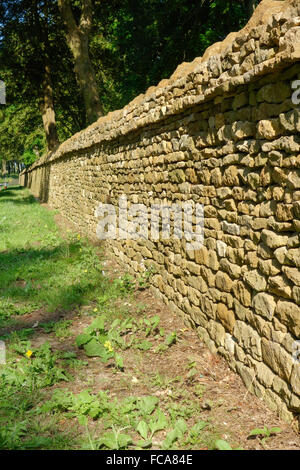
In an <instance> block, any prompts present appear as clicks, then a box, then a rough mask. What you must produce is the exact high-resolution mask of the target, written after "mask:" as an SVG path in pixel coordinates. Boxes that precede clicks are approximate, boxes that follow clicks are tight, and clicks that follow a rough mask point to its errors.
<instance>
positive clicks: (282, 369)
mask: <svg viewBox="0 0 300 470" xmlns="http://www.w3.org/2000/svg"><path fill="white" fill-rule="evenodd" d="M261 349H262V358H263V361H264V362H265V363H266V364H267V365H268V366H269V367H270V368H271V369H272V370H273V371H274V372H275V373H276V374H278V375H279V376H280V377H281V378H282V379H284V380H287V381H289V380H290V377H291V372H292V367H293V360H292V357H291V356H290V355H289V354H288V353H287V352H286V351H285V350H284V349H283V348H282V347H281V346H280V345H279V344H277V343H274V342H272V341H268V340H267V339H265V338H263V339H262V340H261Z"/></svg>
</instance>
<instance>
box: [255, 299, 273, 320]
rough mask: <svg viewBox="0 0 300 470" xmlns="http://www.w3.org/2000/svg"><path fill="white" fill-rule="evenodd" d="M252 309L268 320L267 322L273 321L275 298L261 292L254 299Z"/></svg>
mask: <svg viewBox="0 0 300 470" xmlns="http://www.w3.org/2000/svg"><path fill="white" fill-rule="evenodd" d="M252 307H253V308H254V310H255V312H256V313H257V314H258V315H261V316H263V317H264V318H267V320H272V318H273V315H274V312H275V308H276V302H275V300H274V297H273V296H271V295H269V294H265V293H262V292H261V293H259V294H256V295H255V296H254V297H253V301H252Z"/></svg>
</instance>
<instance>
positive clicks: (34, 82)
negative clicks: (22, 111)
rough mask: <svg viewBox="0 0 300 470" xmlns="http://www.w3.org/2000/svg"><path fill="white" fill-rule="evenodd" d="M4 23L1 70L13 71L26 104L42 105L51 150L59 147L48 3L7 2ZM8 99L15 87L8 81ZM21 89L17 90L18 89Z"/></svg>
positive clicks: (0, 23) (0, 22)
mask: <svg viewBox="0 0 300 470" xmlns="http://www.w3.org/2000/svg"><path fill="white" fill-rule="evenodd" d="M4 8H5V10H4V14H3V16H2V18H1V20H0V33H1V37H0V40H1V56H0V58H1V68H2V67H3V73H4V74H5V69H7V70H9V72H10V73H9V76H10V77H11V78H12V81H13V82H14V84H15V86H16V84H17V82H18V81H19V87H20V89H19V90H16V95H18V94H19V93H20V90H22V91H23V93H22V98H23V102H24V104H25V103H26V101H27V100H28V101H30V102H33V101H36V98H38V100H39V102H40V111H41V113H42V121H43V124H44V130H45V135H46V141H47V146H48V150H53V149H55V148H56V146H57V145H58V143H59V142H58V136H57V130H56V119H55V112H54V102H53V89H52V82H51V62H50V57H51V50H50V44H49V26H50V18H49V6H48V0H44V1H41V0H39V1H33V0H16V1H13V0H7V1H5V2H4ZM7 88H8V95H9V94H10V93H11V83H10V81H7ZM16 88H17V86H16Z"/></svg>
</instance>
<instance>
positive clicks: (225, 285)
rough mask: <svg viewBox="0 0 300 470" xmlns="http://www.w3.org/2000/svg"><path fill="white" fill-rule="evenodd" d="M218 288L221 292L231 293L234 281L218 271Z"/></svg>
mask: <svg viewBox="0 0 300 470" xmlns="http://www.w3.org/2000/svg"><path fill="white" fill-rule="evenodd" d="M216 286H217V288H218V289H220V290H221V291H225V292H230V291H231V288H232V280H231V279H230V277H229V276H228V274H225V273H223V272H221V271H218V272H217V274H216Z"/></svg>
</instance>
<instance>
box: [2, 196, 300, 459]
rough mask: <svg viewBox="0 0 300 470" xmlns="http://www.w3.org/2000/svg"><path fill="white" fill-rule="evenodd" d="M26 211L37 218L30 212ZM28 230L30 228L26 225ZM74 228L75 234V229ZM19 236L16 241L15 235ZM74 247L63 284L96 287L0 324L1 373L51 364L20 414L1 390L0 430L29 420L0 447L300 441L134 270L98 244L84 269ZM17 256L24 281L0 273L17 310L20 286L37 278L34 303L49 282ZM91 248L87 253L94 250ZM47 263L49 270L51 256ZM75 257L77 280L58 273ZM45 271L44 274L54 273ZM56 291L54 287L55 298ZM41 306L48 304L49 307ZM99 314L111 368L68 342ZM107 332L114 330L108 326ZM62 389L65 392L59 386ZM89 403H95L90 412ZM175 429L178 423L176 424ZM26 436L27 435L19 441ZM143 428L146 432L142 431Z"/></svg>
mask: <svg viewBox="0 0 300 470" xmlns="http://www.w3.org/2000/svg"><path fill="white" fill-rule="evenodd" d="M23 196H24V202H23V203H22V202H20V199H19V196H18V201H19V202H18V204H16V205H15V209H14V211H15V212H14V215H15V221H16V222H18V211H20V210H21V209H20V208H21V207H22V204H25V205H26V204H27V203H26V200H27V198H28V194H27V193H26V192H25V193H24V195H23ZM7 197H8V195H7ZM16 197H17V196H16V193H13V194H11V195H10V196H9V199H13V198H16ZM31 204H32V209H31V210H33V211H36V210H38V211H40V210H42V211H44V212H45V214H46V215H45V217H46V216H47V217H53V214H52V211H48V210H46V209H45V208H41V207H40V206H38V205H37V203H36V202H32V203H31ZM0 218H1V199H0ZM33 219H34V218H33ZM34 220H35V221H36V223H38V220H39V218H38V217H36V219H34ZM56 220H57V221H58V220H59V222H60V230H61V233H64V236H65V235H66V227H67V228H68V229H69V228H70V226H69V225H67V226H66V225H63V221H62V219H61V218H58V217H56ZM39 226H40V227H41V224H40V225H39ZM32 233H35V232H34V230H32ZM74 236H75V238H76V237H77V238H78V237H79V238H80V236H79V235H77V234H75V235H74ZM25 238H26V237H25ZM32 238H33V239H32V243H33V245H31V246H30V247H27V249H29V250H33V253H34V252H36V251H38V252H39V253H38V254H39V255H40V254H41V251H43V250H45V246H43V245H44V242H43V238H44V236H42V240H41V241H40V245H39V246H37V244H36V243H37V240H35V239H34V237H32ZM16 240H17V241H16V244H18V243H17V242H18V240H19V239H18V237H17V235H16ZM0 242H1V233H0ZM34 243H35V245H34ZM51 243H53V242H51ZM51 243H50V246H48V248H47V249H48V251H47V256H48V258H47V263H50V262H51V259H53V258H54V260H55V264H57V263H58V259H59V260H60V258H56V257H57V256H58V255H57V252H56V247H57V246H61V243H62V242H61V240H59V241H57V238H56V243H55V244H54V245H55V246H51ZM73 243H74V241H73ZM0 246H1V245H0ZM76 247H77V248H76V250H74V253H73V257H72V256H71V257H70V260H69V264H68V266H69V267H68V266H67V265H65V266H64V269H65V279H66V283H67V282H69V279H72V283H78V279H77V277H78V276H79V275H80V274H81V273H83V275H85V276H88V278H90V281H93V282H95V284H94V287H93V289H94V291H95V295H94V296H93V289H89V291H88V294H89V295H88V296H86V290H84V289H83V291H82V292H81V294H82V295H81V296H79V297H78V296H77V297H76V296H75V304H74V303H73V304H72V302H69V303H67V304H66V302H65V299H64V302H62V303H58V304H56V303H55V302H54V301H53V298H51V302H50V304H48V305H47V304H46V303H44V305H43V304H41V303H40V304H39V305H37V307H38V308H36V309H33V311H30V312H26V311H25V313H24V314H20V313H19V314H18V315H14V314H13V313H12V314H11V315H10V316H9V318H7V320H5V319H4V320H3V321H2V323H1V324H2V329H1V331H0V335H2V337H3V335H4V334H5V333H6V336H4V339H5V341H6V343H7V348H8V364H7V365H6V366H0V373H1V370H2V371H3V370H4V371H6V370H8V369H9V368H10V369H9V370H10V372H11V370H14V371H17V374H16V375H17V377H19V376H20V375H21V374H20V369H19V368H20V365H22V364H24V365H22V367H23V368H26V367H28V368H29V369H28V370H29V372H30V374H34V371H35V370H38V369H37V368H38V366H39V362H38V361H39V360H40V359H39V358H40V357H42V359H43V363H45V362H46V363H47V364H48V366H47V367H48V368H47V370H46V371H45V370H44V369H41V370H40V371H39V372H38V375H37V376H38V377H46V378H47V380H50V379H49V377H50V376H51V385H50V386H47V380H46V381H44V382H43V383H42V384H40V385H39V386H37V385H35V387H36V388H35V390H36V392H35V394H36V398H34V400H33V402H31V403H30V406H25V407H24V409H22V410H21V411H20V409H18V413H17V414H13V412H12V411H11V410H12V409H13V407H16V406H17V407H19V408H22V406H23V405H22V404H21V403H20V400H19V401H18V404H17V405H16V403H15V402H13V401H12V400H13V399H12V398H11V395H9V397H10V398H8V396H6V395H5V393H6V392H5V391H4V390H3V391H2V394H3V396H4V395H5V397H6V398H5V400H6V402H5V403H4V405H3V400H4V398H3V396H2V405H3V406H2V407H0V425H1V424H2V425H3V424H4V425H5V423H7V424H6V426H7V429H8V430H9V429H11V428H12V429H16V427H17V426H20V422H25V423H26V426H27V427H26V431H23V434H22V432H21V431H20V437H19V438H18V440H16V439H15V438H14V437H13V436H10V435H9V436H8V437H7V436H4V437H3V438H2V442H4V444H2V448H69V449H78V448H114V449H116V448H118V447H120V448H128V449H132V448H139V447H142V446H143V445H144V446H146V447H147V446H148V448H152V449H160V448H161V447H164V448H179V449H214V448H216V442H217V441H218V440H220V439H222V440H225V441H226V442H227V443H229V444H230V445H231V447H232V448H236V447H242V448H243V449H263V448H266V449H293V450H295V449H298V450H299V449H300V436H299V434H298V433H297V432H296V431H295V430H294V429H293V427H292V426H291V425H288V424H286V423H284V422H282V421H281V420H280V419H279V418H278V417H277V416H276V415H275V414H274V413H273V412H272V411H270V410H269V409H268V408H267V406H266V405H265V404H264V403H263V402H262V401H261V400H259V399H258V398H256V397H254V396H253V395H251V394H250V393H249V392H247V390H246V388H245V387H244V385H243V383H242V381H241V379H240V378H239V377H238V376H237V375H236V374H234V373H233V372H232V371H231V370H230V369H229V367H228V366H227V364H226V363H225V361H224V360H223V359H222V358H220V357H219V356H216V355H213V354H211V353H210V352H209V351H208V349H207V348H206V347H205V345H203V344H202V343H201V342H200V340H199V338H198V337H197V334H196V332H195V331H193V330H190V329H187V328H186V326H185V325H184V324H183V321H182V320H181V319H180V318H178V317H175V316H174V315H173V314H172V313H171V312H170V311H169V309H168V307H167V306H166V305H165V304H163V303H162V302H161V301H160V300H159V299H157V298H156V297H154V296H153V295H152V293H151V292H150V290H149V289H148V288H147V285H144V284H145V283H142V284H143V285H142V288H139V285H140V284H141V283H139V282H138V281H139V279H137V281H135V280H133V279H132V278H131V277H130V276H128V275H127V274H126V273H124V272H123V271H122V270H121V269H120V267H119V266H118V265H117V264H116V262H115V261H114V260H113V259H110V258H108V257H106V258H103V254H100V253H99V249H100V248H99V247H98V248H97V247H96V248H94V250H96V251H95V256H97V254H96V253H97V252H98V256H100V258H101V275H100V274H98V275H97V270H96V271H95V273H96V274H95V273H94V271H92V267H91V266H95V268H97V263H96V261H95V259H94V258H93V262H91V261H90V262H89V264H88V266H86V265H85V264H84V263H83V262H82V261H81V262H80V264H79V271H78V270H77V268H78V266H77V264H76V263H75V260H76V259H77V258H76V256H79V254H80V253H81V252H80V250H84V249H85V248H84V247H85V245H84V244H83V243H82V244H79V242H78V243H77V244H76ZM11 251H12V248H10V249H9V250H3V251H2V252H1V251H0V267H1V263H2V266H3V259H6V260H7V259H8V258H7V257H8V256H10V255H11ZM71 251H72V250H71ZM64 253H65V251H64ZM88 253H90V252H88ZM31 254H32V253H31ZM19 255H20V253H19V254H18V255H17V256H16V257H13V258H9V259H10V260H12V261H13V260H15V262H16V258H17V259H18V263H21V265H20V266H19V267H18V271H22V266H23V269H24V268H26V269H25V270H24V272H26V273H27V274H26V276H25V278H24V276H21V277H22V279H19V277H20V273H19V274H18V275H16V276H15V275H13V272H14V267H13V266H10V269H11V273H10V277H9V278H7V277H6V278H5V279H4V280H5V287H3V285H4V284H1V285H0V296H2V299H3V298H4V297H8V296H9V301H10V302H11V303H12V304H13V305H17V307H18V308H19V309H21V307H22V306H24V305H23V304H24V302H25V303H26V302H28V298H27V297H26V295H24V296H23V297H22V290H24V289H26V287H28V283H29V282H31V287H30V288H32V281H33V280H34V281H35V282H34V283H35V284H36V286H37V285H39V286H40V287H39V288H36V289H35V290H33V291H32V292H31V301H32V300H33V297H34V301H35V302H36V303H37V304H38V302H40V301H43V299H44V297H43V295H42V293H41V292H40V291H43V290H46V289H48V290H49V285H48V284H47V282H48V280H49V278H48V277H47V276H45V272H46V270H40V271H38V273H39V275H40V278H38V276H37V275H36V274H37V271H36V265H35V264H33V268H34V269H29V273H31V274H30V276H32V277H33V278H34V279H30V276H29V277H28V263H29V260H28V259H27V258H26V257H25V260H23V261H22V262H24V263H25V264H24V265H22V262H21V261H20V260H19V258H20V256H19ZM44 255H45V253H44ZM18 256H19V258H18ZM89 256H90V257H91V259H92V255H91V254H90V255H89ZM73 258H74V259H73ZM30 259H32V258H31V257H30ZM79 259H80V260H81V258H79ZM98 259H99V258H98ZM21 260H22V254H21ZM71 261H72V262H71ZM93 263H94V265H93ZM47 266H48V268H50V265H49V264H48V265H47ZM74 266H77V267H76V276H75V277H74V275H73V274H74V273H73V274H72V276H71V274H69V273H68V272H67V269H70V270H73V269H74ZM53 269H54V268H53ZM72 272H73V271H72ZM49 276H50V277H51V273H49ZM16 277H17V279H16ZM97 279H98V284H97ZM82 280H83V279H82ZM53 282H54V281H53ZM16 283H17V284H16ZM12 285H13V288H12ZM57 288H58V287H57ZM63 292H65V291H63ZM14 295H15V297H13V296H14ZM61 298H62V295H61V293H60V295H59V299H61ZM55 299H56V298H55ZM73 300H74V299H73ZM60 302H61V301H60ZM62 304H64V307H63V305H62ZM26 305H27V304H26ZM49 305H50V306H52V307H53V308H50V309H49ZM12 311H13V310H12ZM1 314H2V315H3V314H4V310H3V308H2V310H1V308H0V318H1ZM157 317H158V320H155V321H156V323H157V324H156V326H155V328H153V329H152V330H151V331H150V332H149V331H148V330H147V328H148V327H147V324H146V323H145V319H148V320H151V319H153V318H157ZM101 318H105V322H104V323H105V334H107V335H110V336H107V338H109V340H110V342H111V345H112V348H113V349H114V354H116V353H117V354H118V355H119V356H120V357H121V358H122V362H123V365H122V367H117V366H116V364H115V360H114V358H113V357H111V358H109V359H108V361H107V362H106V363H103V362H102V356H101V357H99V356H97V357H89V356H87V353H86V350H85V349H84V348H83V347H81V348H79V347H78V345H76V341H75V340H76V338H77V337H78V335H81V334H82V333H83V332H84V331H85V329H86V328H87V327H89V326H90V325H91V323H92V322H94V321H95V320H97V319H101ZM115 319H119V321H120V322H121V323H122V322H124V321H125V320H126V321H128V320H130V322H131V324H132V325H131V326H128V324H127V327H123V329H122V328H119V327H115V328H112V325H113V321H114V320H115ZM151 321H152V320H151ZM5 322H6V324H5ZM9 323H10V324H9ZM118 328H119V330H118ZM14 331H17V333H14ZM103 331H104V330H103ZM116 332H118V335H114V334H115V333H116ZM7 333H10V334H9V335H7ZM99 335H100V336H101V331H100V332H99V331H98V333H97V332H96V336H95V338H98V337H100V336H99ZM172 335H173V336H172ZM170 338H171V339H170ZM172 338H173V339H172ZM28 341H30V344H29V343H28ZM47 341H48V342H49V344H50V345H51V348H50V351H51V354H50V353H49V354H50V356H51V357H52V358H53V357H56V355H57V360H56V362H55V363H54V361H52V362H51V357H50V358H49V357H48V356H49V354H48V353H47V351H46V353H45V352H43V353H41V352H40V351H41V350H42V348H43V345H45V343H46V342H47ZM99 341H100V340H99ZM149 343H151V346H150V344H149ZM108 348H109V346H108ZM28 351H30V352H32V356H30V357H27V358H26V357H25V356H26V353H28ZM41 354H42V355H41ZM43 354H44V355H43ZM47 354H48V355H47ZM29 355H30V353H29ZM47 361H48V362H47ZM1 367H2V369H1ZM34 367H35V369H34ZM39 367H42V366H39ZM59 368H62V369H64V370H65V371H67V374H70V375H71V376H72V378H69V381H66V380H65V379H61V378H59V375H58V374H57V371H58V369H59ZM26 370H27V369H26ZM54 376H55V377H54ZM7 377H8V379H7ZM6 380H8V381H9V386H10V387H11V389H10V390H11V392H12V391H14V393H15V394H18V393H21V392H20V388H18V387H19V385H18V384H17V380H16V378H14V379H13V380H11V379H10V376H9V375H8V374H7V375H6ZM35 380H36V379H35ZM24 384H25V385H24ZM21 385H22V397H23V398H22V400H23V402H22V403H25V398H24V390H25V391H26V390H27V389H28V394H29V393H30V390H32V389H30V387H32V382H30V386H29V385H28V384H27V383H25V382H24V383H23V384H21ZM60 390H61V391H62V392H63V394H62V395H60V394H59V391H60ZM67 391H69V392H71V393H72V396H71V395H70V396H71V398H70V400H69V402H66V397H68V396H69V395H68V393H67ZM0 392H1V389H0ZM103 393H104V394H103ZM31 394H32V391H31ZM53 397H54V398H53ZM62 397H64V398H62ZM91 397H92V399H91ZM142 397H144V398H145V397H152V398H151V400H152V402H153V403H154V405H153V406H154V408H153V410H151V406H150V409H148V411H146V412H144V411H143V410H142V408H141V403H142V402H141V399H142ZM153 397H154V399H153ZM27 399H28V397H27V396H26V400H27ZM49 400H50V402H49ZM114 400H116V401H114ZM151 400H150V401H151ZM67 401H68V400H67ZM91 403H92V404H93V406H94V408H93V407H92V405H91ZM95 404H96V405H97V406H98V408H97V409H96V411H95ZM0 405H1V398H0ZM1 410H2V411H1ZM95 413H96V414H95ZM161 414H163V416H164V418H162V417H161ZM158 417H160V419H161V421H162V422H163V423H162V424H161V429H158V430H157V431H156V432H155V433H154V434H153V436H151V439H150V438H149V436H150V431H149V426H150V425H151V420H152V421H153V420H154V421H155V419H158ZM164 420H165V421H164ZM140 423H144V424H142V425H141V424H140ZM178 426H179V427H178ZM184 426H186V428H185V427H184ZM197 426H198V427H197ZM263 426H267V428H271V427H277V428H280V430H281V432H280V433H275V435H272V436H271V437H269V438H268V439H267V440H265V441H262V439H261V438H259V437H256V438H249V434H250V432H251V431H252V430H253V429H254V428H262V427H263ZM179 428H180V429H181V430H179V431H178V429H179ZM193 429H194V431H192V430H193ZM176 430H177V431H176ZM114 432H116V433H119V434H121V436H127V441H126V438H125V437H123V439H125V440H124V442H123V443H120V442H119V441H118V442H117V443H116V444H115V445H114V444H112V441H111V440H109V439H111V435H112V434H113V433H114ZM176 432H177V434H176ZM145 433H146V434H145ZM172 433H173V434H172ZM29 434H30V436H31V437H32V439H33V438H34V441H32V439H31V440H30V439H29V440H28V435H29ZM142 434H145V435H144V437H142ZM170 435H171V438H170ZM145 436H146V437H145ZM54 437H55V438H54ZM166 438H167V439H166ZM173 438H174V440H172V439H173ZM129 439H130V441H129ZM168 439H169V441H168ZM166 441H167V442H166ZM123 444H124V445H123ZM110 446H112V447H110ZM0 448H1V434H0Z"/></svg>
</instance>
